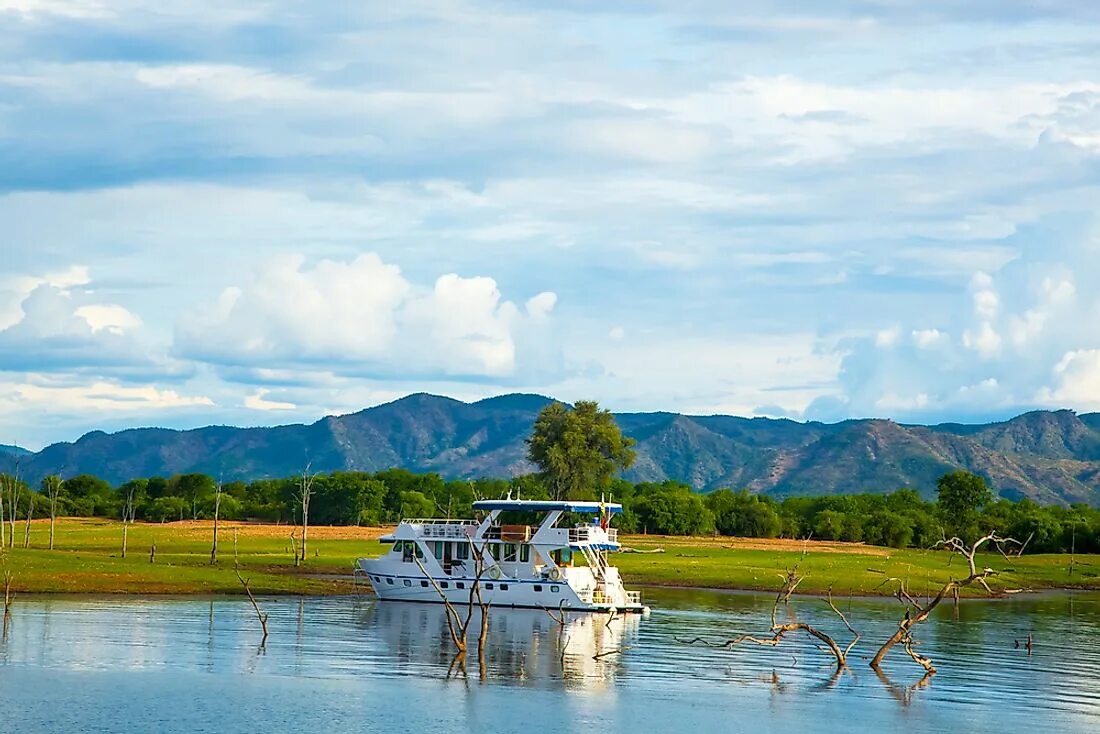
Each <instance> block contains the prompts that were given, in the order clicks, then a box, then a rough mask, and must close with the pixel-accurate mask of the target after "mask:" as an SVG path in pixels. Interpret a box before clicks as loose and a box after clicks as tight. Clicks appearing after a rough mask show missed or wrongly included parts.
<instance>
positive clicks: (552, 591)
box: [550, 586, 558, 594]
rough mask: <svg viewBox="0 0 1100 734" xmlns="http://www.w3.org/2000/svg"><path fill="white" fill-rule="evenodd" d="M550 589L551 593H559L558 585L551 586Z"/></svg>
mask: <svg viewBox="0 0 1100 734" xmlns="http://www.w3.org/2000/svg"><path fill="white" fill-rule="evenodd" d="M550 591H551V593H554V594H557V593H558V587H557V586H551V587H550Z"/></svg>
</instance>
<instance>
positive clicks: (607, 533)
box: [569, 525, 619, 543]
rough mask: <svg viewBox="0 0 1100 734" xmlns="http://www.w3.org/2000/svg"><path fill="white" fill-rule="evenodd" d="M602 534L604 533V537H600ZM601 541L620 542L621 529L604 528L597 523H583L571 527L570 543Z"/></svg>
mask: <svg viewBox="0 0 1100 734" xmlns="http://www.w3.org/2000/svg"><path fill="white" fill-rule="evenodd" d="M601 535H603V537H600V536H601ZM600 541H603V542H606V543H618V542H619V531H618V530H616V529H614V528H608V529H607V530H604V529H603V528H600V527H598V526H596V525H581V526H579V527H575V528H569V542H570V543H593V542H600Z"/></svg>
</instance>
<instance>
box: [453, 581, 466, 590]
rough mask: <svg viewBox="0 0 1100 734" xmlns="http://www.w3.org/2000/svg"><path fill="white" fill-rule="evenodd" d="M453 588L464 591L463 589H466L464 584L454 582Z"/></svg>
mask: <svg viewBox="0 0 1100 734" xmlns="http://www.w3.org/2000/svg"><path fill="white" fill-rule="evenodd" d="M455 588H456V589H465V588H466V584H464V583H462V582H461V581H456V582H455Z"/></svg>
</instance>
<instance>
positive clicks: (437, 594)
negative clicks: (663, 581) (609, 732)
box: [356, 562, 648, 614]
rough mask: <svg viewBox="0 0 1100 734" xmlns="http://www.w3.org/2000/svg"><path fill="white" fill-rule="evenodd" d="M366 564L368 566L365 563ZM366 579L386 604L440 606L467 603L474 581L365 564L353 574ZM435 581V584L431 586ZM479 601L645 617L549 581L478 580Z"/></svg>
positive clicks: (638, 608) (637, 607) (634, 607)
mask: <svg viewBox="0 0 1100 734" xmlns="http://www.w3.org/2000/svg"><path fill="white" fill-rule="evenodd" d="M367 563H369V562H367ZM356 575H357V576H358V577H359V578H363V577H366V579H367V580H368V581H369V582H370V584H371V588H373V589H374V593H375V594H377V595H378V598H380V599H383V600H386V601H413V602H426V603H434V604H442V603H443V601H444V600H443V597H444V596H445V597H446V600H447V601H448V602H450V603H451V604H454V605H456V606H459V605H462V606H465V605H467V604H469V602H470V591H471V589H472V588H473V585H474V579H473V578H468V577H456V576H448V577H447V578H437V579H429V578H428V577H427V576H425V575H424V574H420V575H400V574H394V573H392V572H388V571H382V570H379V569H372V568H370V567H369V566H368V565H367V564H362V565H360V566H359V567H358V568H357V570H356ZM433 581H434V583H433ZM481 599H482V601H483V602H484V603H486V604H488V605H489V606H492V607H509V608H515V609H521V608H527V609H559V608H560V609H567V610H570V611H580V612H611V611H614V612H616V613H627V614H630V613H644V612H646V611H648V608H647V607H645V606H644V605H642V604H629V603H628V604H612V603H594V602H589V601H585V600H584V599H582V598H581V597H580V596H579V595H578V594H577V593H576V591H575V590H574V589H573V588H572V587H570V586H569V585H568V584H566V583H564V582H561V581H551V580H549V579H546V580H542V579H511V578H503V579H491V578H484V577H483V578H482V579H481Z"/></svg>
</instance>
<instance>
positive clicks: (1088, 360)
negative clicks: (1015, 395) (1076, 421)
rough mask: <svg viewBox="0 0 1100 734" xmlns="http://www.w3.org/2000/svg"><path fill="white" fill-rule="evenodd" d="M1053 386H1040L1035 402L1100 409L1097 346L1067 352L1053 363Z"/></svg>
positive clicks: (1059, 406)
mask: <svg viewBox="0 0 1100 734" xmlns="http://www.w3.org/2000/svg"><path fill="white" fill-rule="evenodd" d="M1053 377H1054V382H1055V385H1054V387H1053V388H1050V387H1047V388H1042V389H1041V390H1040V391H1039V394H1038V402H1039V403H1041V404H1044V405H1049V406H1050V407H1057V408H1064V407H1070V408H1076V409H1078V410H1100V349H1078V350H1074V351H1071V352H1067V353H1066V354H1065V355H1063V357H1062V359H1061V360H1059V362H1058V364H1056V365H1055V366H1054V371H1053Z"/></svg>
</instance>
